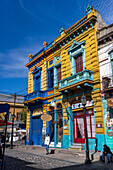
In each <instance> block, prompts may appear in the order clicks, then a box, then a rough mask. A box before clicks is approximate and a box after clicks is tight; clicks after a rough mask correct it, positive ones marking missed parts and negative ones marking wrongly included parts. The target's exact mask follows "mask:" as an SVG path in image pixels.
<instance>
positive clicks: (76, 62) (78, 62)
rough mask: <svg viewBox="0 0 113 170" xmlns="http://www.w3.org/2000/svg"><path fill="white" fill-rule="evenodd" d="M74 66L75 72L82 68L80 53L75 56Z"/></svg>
mask: <svg viewBox="0 0 113 170" xmlns="http://www.w3.org/2000/svg"><path fill="white" fill-rule="evenodd" d="M75 68H76V73H78V72H81V71H82V70H83V60H82V55H79V56H77V57H76V58H75Z"/></svg>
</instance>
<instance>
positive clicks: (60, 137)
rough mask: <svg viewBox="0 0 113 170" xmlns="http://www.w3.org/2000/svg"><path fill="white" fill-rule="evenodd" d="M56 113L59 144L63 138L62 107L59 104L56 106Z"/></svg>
mask: <svg viewBox="0 0 113 170" xmlns="http://www.w3.org/2000/svg"><path fill="white" fill-rule="evenodd" d="M57 108H58V110H57V113H58V125H57V128H58V142H61V139H62V137H63V125H62V105H61V104H60V103H59V104H58V105H57Z"/></svg>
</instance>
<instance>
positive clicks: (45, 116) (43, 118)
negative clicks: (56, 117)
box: [41, 114, 52, 121]
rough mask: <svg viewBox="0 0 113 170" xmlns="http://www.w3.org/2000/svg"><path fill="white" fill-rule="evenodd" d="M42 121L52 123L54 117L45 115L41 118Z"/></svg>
mask: <svg viewBox="0 0 113 170" xmlns="http://www.w3.org/2000/svg"><path fill="white" fill-rule="evenodd" d="M41 120H43V121H51V120H52V116H51V115H49V114H43V115H42V116H41Z"/></svg>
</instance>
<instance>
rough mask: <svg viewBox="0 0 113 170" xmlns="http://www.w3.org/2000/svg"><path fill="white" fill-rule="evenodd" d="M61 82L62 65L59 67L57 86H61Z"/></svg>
mask: <svg viewBox="0 0 113 170" xmlns="http://www.w3.org/2000/svg"><path fill="white" fill-rule="evenodd" d="M60 80H61V65H60V66H58V67H57V84H58V85H59V81H60Z"/></svg>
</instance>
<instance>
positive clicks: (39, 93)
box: [24, 91, 47, 101]
mask: <svg viewBox="0 0 113 170" xmlns="http://www.w3.org/2000/svg"><path fill="white" fill-rule="evenodd" d="M45 96H47V91H34V92H32V93H29V94H27V95H26V96H24V100H25V101H27V100H31V99H34V98H36V97H41V98H44V97H45Z"/></svg>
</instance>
